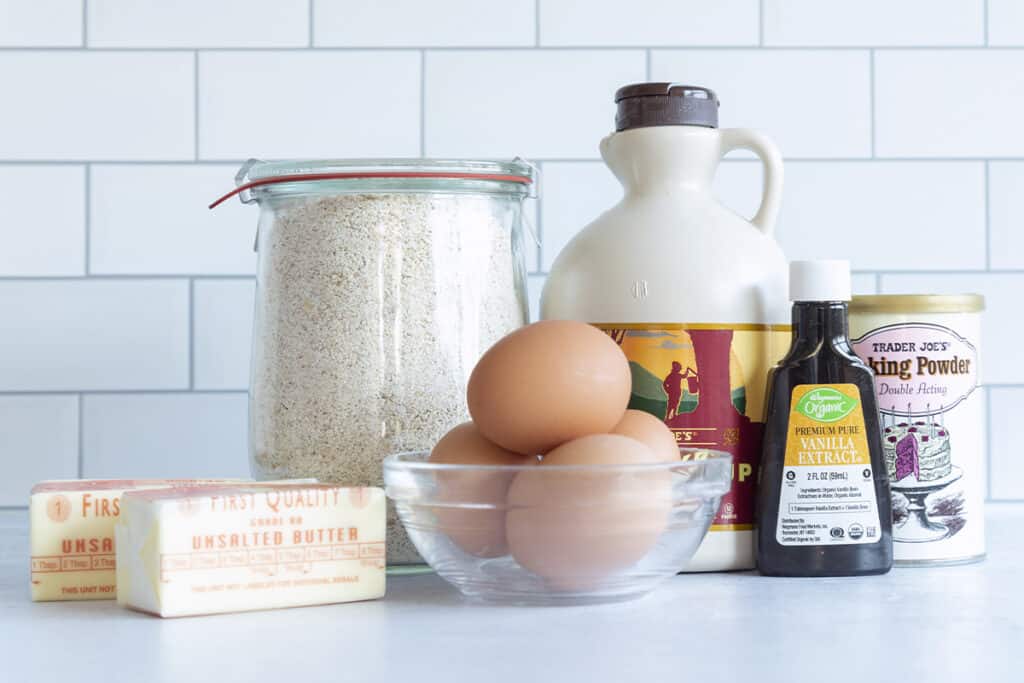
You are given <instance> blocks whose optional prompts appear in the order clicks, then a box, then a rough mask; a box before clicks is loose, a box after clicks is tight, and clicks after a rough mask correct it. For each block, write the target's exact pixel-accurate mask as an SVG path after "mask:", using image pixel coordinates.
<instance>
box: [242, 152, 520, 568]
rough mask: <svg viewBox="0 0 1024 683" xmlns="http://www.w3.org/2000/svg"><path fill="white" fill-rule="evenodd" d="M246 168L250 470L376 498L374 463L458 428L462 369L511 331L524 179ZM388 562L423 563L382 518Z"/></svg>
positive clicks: (316, 167) (431, 166)
mask: <svg viewBox="0 0 1024 683" xmlns="http://www.w3.org/2000/svg"><path fill="white" fill-rule="evenodd" d="M245 170H246V171H247V172H248V179H249V180H252V179H256V180H257V182H260V180H261V179H265V182H266V183H267V184H265V185H261V186H257V187H255V188H253V189H251V190H246V192H251V195H247V194H246V193H245V192H243V201H246V200H249V201H251V200H252V199H253V198H254V199H255V200H256V201H258V202H259V204H260V209H261V216H260V226H259V236H258V251H259V269H258V275H257V290H256V315H255V327H254V334H253V366H252V382H251V394H250V420H249V421H250V452H251V459H252V468H253V473H254V475H255V476H257V477H259V478H262V479H267V478H274V479H277V478H294V477H316V478H318V479H320V480H322V481H326V482H332V483H337V484H339V485H342V486H380V485H382V484H383V474H382V469H381V462H382V460H383V459H384V457H385V456H386V455H388V454H390V453H394V452H398V451H407V450H416V449H430V448H432V447H433V445H434V444H435V443H436V442H437V441H438V439H440V438H441V436H443V435H444V434H445V433H446V432H447V431H448V430H449V429H451V428H452V427H454V426H455V425H457V424H459V423H461V422H464V421H466V420H468V419H469V414H468V411H467V409H466V403H465V390H466V382H467V381H468V379H469V375H470V372H471V371H472V369H473V366H474V365H475V363H476V361H477V359H478V358H479V356H480V355H481V354H482V353H483V351H485V350H486V349H487V348H488V347H489V346H490V345H491V344H493V343H494V342H495V341H497V340H498V339H500V338H501V337H502V336H504V335H505V334H507V333H508V332H510V331H512V330H514V329H516V328H517V327H520V326H522V325H523V324H524V323H525V322H526V318H527V313H526V296H525V267H524V262H523V249H522V231H521V220H522V201H523V199H524V198H525V197H526V196H527V194H528V191H529V188H530V184H531V183H532V180H533V175H532V174H533V170H532V167H530V166H529V165H528V164H525V163H523V162H511V163H497V162H460V163H454V162H429V161H421V160H415V161H406V162H399V161H394V162H386V163H383V164H380V165H377V166H375V167H373V168H369V167H367V166H366V165H365V163H362V164H359V165H357V163H356V162H352V163H346V162H319V163H318V162H310V163H304V164H301V165H297V164H294V163H291V164H289V163H272V164H262V163H261V164H257V165H255V166H252V167H250V168H248V169H245ZM367 174H369V175H367ZM373 174H383V175H373ZM407 174H426V175H413V176H411V177H410V176H409V175H407ZM459 174H463V175H465V176H468V177H462V175H459ZM311 175H312V176H315V177H311V178H310V179H309V180H306V179H305V178H306V177H309V176H311ZM324 176H341V177H327V178H325V177H324ZM387 559H388V564H389V565H416V564H421V563H422V559H421V558H420V556H419V554H418V553H417V552H416V549H415V547H414V545H413V544H412V542H411V541H410V539H409V537H408V536H407V534H406V533H405V530H404V529H403V527H402V525H401V523H400V522H399V521H398V519H397V516H396V515H395V513H394V509H393V508H392V509H390V510H389V518H388V535H387Z"/></svg>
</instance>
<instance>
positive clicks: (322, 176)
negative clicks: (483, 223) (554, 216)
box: [209, 171, 533, 209]
mask: <svg viewBox="0 0 1024 683" xmlns="http://www.w3.org/2000/svg"><path fill="white" fill-rule="evenodd" d="M353 178H441V179H446V178H447V179H453V180H496V181H500V182H506V183H520V184H521V185H529V184H531V183H532V182H533V180H531V179H530V178H525V177H523V176H518V175H502V174H499V173H456V172H451V173H447V172H442V171H364V172H362V173H355V172H354V173H305V174H302V173H297V174H294V175H279V176H273V177H270V178H260V179H259V180H252V181H250V182H248V183H245V184H244V185H239V186H238V187H236V188H235V189H233V190H231V192H228V193H227V194H226V195H224V196H222V197H220V198H218V199H217V200H216V201H214V202H213V203H212V204H210V207H209V208H211V209H213V208H216V207H217V206H219V205H220V204H222V203H224V202H226V201H227V200H229V199H231V198H232V197H234V196H235V195H236V194H239V193H241V192H244V191H245V190H250V189H252V188H254V187H261V186H263V185H275V184H277V183H295V182H305V181H309V180H346V179H353Z"/></svg>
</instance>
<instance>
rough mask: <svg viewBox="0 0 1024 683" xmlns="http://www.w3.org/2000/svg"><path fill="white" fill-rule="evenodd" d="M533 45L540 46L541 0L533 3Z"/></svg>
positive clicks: (535, 0)
mask: <svg viewBox="0 0 1024 683" xmlns="http://www.w3.org/2000/svg"><path fill="white" fill-rule="evenodd" d="M533 45H534V47H540V0H534V3H533Z"/></svg>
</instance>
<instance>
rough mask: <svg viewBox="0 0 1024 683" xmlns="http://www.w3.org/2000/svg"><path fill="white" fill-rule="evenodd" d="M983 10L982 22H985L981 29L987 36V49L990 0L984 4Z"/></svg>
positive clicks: (986, 45)
mask: <svg viewBox="0 0 1024 683" xmlns="http://www.w3.org/2000/svg"><path fill="white" fill-rule="evenodd" d="M981 8H982V9H981V20H982V22H984V23H983V25H982V27H981V28H982V31H983V32H984V35H985V43H984V44H985V47H988V0H985V2H983V3H982V5H981Z"/></svg>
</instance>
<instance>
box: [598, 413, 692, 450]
mask: <svg viewBox="0 0 1024 683" xmlns="http://www.w3.org/2000/svg"><path fill="white" fill-rule="evenodd" d="M612 434H622V435H623V436H628V437H629V438H631V439H636V440H637V441H639V442H640V443H642V444H644V445H645V446H647V447H648V448H650V449H651V450H652V451H654V454H655V455H657V456H658V457H659V458H660V459H662V460H664V461H666V462H671V461H673V460H679V444H678V443H676V436H675V434H673V433H672V430H671V429H669V428H668V426H667V425H666V424H665V423H664V422H662V421H661V420H659V419H658V418H656V417H654V416H653V415H651V414H650V413H648V412H645V411H643V410H627V411H626V414H625V415H623V416H622V419H621V420H619V424H617V425H615V429H613V430H612Z"/></svg>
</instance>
